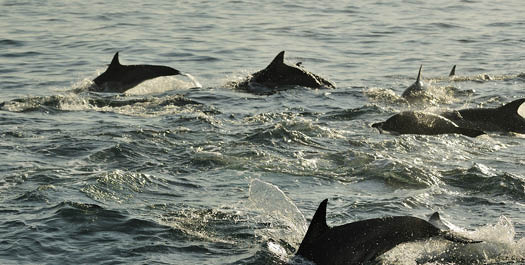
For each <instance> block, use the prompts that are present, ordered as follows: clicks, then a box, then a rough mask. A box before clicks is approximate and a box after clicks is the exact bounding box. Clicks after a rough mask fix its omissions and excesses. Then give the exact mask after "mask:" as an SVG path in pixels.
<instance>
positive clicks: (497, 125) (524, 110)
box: [441, 98, 525, 133]
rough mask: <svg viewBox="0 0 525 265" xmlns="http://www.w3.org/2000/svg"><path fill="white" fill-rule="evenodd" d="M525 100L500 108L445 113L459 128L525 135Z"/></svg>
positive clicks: (517, 100) (515, 101) (518, 100)
mask: <svg viewBox="0 0 525 265" xmlns="http://www.w3.org/2000/svg"><path fill="white" fill-rule="evenodd" d="M523 103H525V98H521V99H516V100H514V101H512V102H510V103H507V104H505V105H503V106H501V107H498V108H471V109H460V110H454V111H448V112H443V113H441V115H442V116H443V117H446V118H448V119H450V120H451V121H452V122H454V123H456V124H457V125H458V126H460V127H463V128H469V129H474V130H482V131H491V132H515V133H525V104H523Z"/></svg>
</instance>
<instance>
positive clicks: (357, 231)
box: [297, 199, 479, 265]
mask: <svg viewBox="0 0 525 265" xmlns="http://www.w3.org/2000/svg"><path fill="white" fill-rule="evenodd" d="M327 203H328V199H325V200H324V201H323V202H321V204H320V205H319V208H317V211H316V212H315V214H314V217H313V218H312V222H311V223H310V226H309V227H308V231H307V232H306V235H305V236H304V239H303V241H302V242H301V245H300V246H299V250H298V251H297V255H300V256H302V257H304V258H306V259H308V260H310V261H313V262H315V264H317V265H325V264H326V265H328V264H329V265H339V264H353V265H355V264H365V263H368V262H370V261H373V260H374V259H375V258H376V257H378V256H380V255H381V254H383V253H385V252H387V251H388V250H390V249H392V248H394V247H395V246H397V245H399V244H401V243H405V242H411V241H417V240H421V239H428V238H431V237H435V236H442V237H444V238H445V239H447V240H450V241H454V242H458V243H478V242H479V241H473V240H469V239H466V238H463V237H460V236H457V235H454V234H452V233H451V232H449V231H443V230H441V229H440V228H438V227H436V226H435V225H433V224H432V223H430V222H427V221H425V220H423V219H419V218H417V217H411V216H390V217H383V218H375V219H368V220H362V221H357V222H354V223H349V224H345V225H341V226H334V227H329V226H328V225H327V223H326V205H327ZM433 216H435V214H434V215H433ZM437 218H439V216H437Z"/></svg>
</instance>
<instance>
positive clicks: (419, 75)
mask: <svg viewBox="0 0 525 265" xmlns="http://www.w3.org/2000/svg"><path fill="white" fill-rule="evenodd" d="M422 68H423V65H420V66H419V72H418V73H417V79H416V82H419V81H421V69H422Z"/></svg>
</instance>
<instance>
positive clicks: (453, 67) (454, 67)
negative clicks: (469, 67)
mask: <svg viewBox="0 0 525 265" xmlns="http://www.w3.org/2000/svg"><path fill="white" fill-rule="evenodd" d="M455 75H456V65H454V66H452V70H450V74H448V76H455Z"/></svg>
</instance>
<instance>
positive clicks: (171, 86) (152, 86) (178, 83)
mask: <svg viewBox="0 0 525 265" xmlns="http://www.w3.org/2000/svg"><path fill="white" fill-rule="evenodd" d="M182 75H183V76H186V77H188V78H189V79H190V82H187V81H184V80H180V79H177V78H175V77H173V76H162V77H157V78H154V79H150V80H146V81H144V82H142V83H140V84H138V85H137V86H135V87H134V88H132V89H130V90H128V91H126V92H125V94H127V95H144V94H151V93H164V92H166V91H170V90H181V89H190V88H196V87H197V88H200V87H202V85H201V84H200V83H199V81H197V79H195V77H193V76H192V75H190V74H182Z"/></svg>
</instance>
